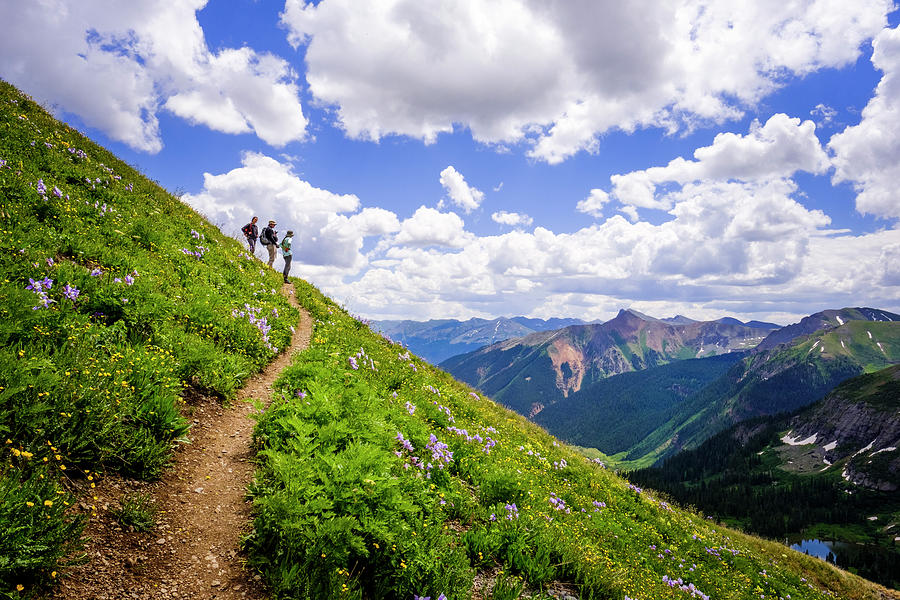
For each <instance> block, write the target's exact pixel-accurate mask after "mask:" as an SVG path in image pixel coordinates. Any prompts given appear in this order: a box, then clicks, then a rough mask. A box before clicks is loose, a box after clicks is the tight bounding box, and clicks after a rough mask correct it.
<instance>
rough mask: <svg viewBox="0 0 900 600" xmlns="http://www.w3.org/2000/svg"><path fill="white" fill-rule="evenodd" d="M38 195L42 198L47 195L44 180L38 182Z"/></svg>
mask: <svg viewBox="0 0 900 600" xmlns="http://www.w3.org/2000/svg"><path fill="white" fill-rule="evenodd" d="M37 193H38V194H40V195H41V196H43V195H45V194H46V193H47V186H46V185H44V180H43V179H38V180H37Z"/></svg>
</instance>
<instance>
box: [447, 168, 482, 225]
mask: <svg viewBox="0 0 900 600" xmlns="http://www.w3.org/2000/svg"><path fill="white" fill-rule="evenodd" d="M441 185H442V186H444V189H445V190H446V191H447V195H448V196H449V197H450V201H451V202H452V203H453V204H455V205H457V206H459V207H460V208H462V209H463V212H465V213H466V214H469V213H470V212H472V211H473V210H475V209H476V208H478V207H479V206H481V203H482V202H483V201H484V192H482V191H481V190H479V189H477V188H474V187H472V186H470V185H469V184H468V183H466V179H465V177H463V176H462V173H460V172H459V171H457V170H456V169H454V168H453V166H452V165H451V166H449V167H447V168H446V169H444V170H443V171H441ZM439 207H440V208H443V206H442V205H439Z"/></svg>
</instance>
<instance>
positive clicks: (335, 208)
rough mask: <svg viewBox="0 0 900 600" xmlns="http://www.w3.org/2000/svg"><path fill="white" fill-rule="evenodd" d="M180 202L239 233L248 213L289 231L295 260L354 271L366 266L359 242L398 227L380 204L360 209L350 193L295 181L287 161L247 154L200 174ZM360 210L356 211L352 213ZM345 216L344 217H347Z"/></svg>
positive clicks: (231, 231) (394, 216)
mask: <svg viewBox="0 0 900 600" xmlns="http://www.w3.org/2000/svg"><path fill="white" fill-rule="evenodd" d="M183 199H184V201H185V202H187V203H188V204H190V205H191V206H193V207H194V208H195V209H197V210H198V211H199V212H200V213H202V214H204V215H205V216H206V217H207V218H208V219H209V220H210V221H212V222H213V223H215V224H216V225H218V226H219V228H220V229H222V231H224V232H225V233H229V234H232V235H234V236H235V237H240V236H238V231H239V229H240V227H241V226H242V225H244V224H245V223H247V222H248V221H249V220H250V217H252V216H254V215H256V216H259V219H260V222H262V223H265V222H266V221H268V220H269V219H275V220H276V221H277V222H278V230H279V231H282V232H284V231H287V230H288V229H293V230H294V233H295V241H294V251H295V256H296V257H297V258H296V259H295V260H297V262H298V263H302V264H307V265H318V266H326V267H330V268H333V269H337V270H338V271H344V270H349V271H350V272H355V270H358V269H359V268H362V267H363V266H365V264H366V259H365V257H364V256H363V255H362V254H361V252H360V251H361V248H362V246H363V240H364V238H366V237H370V236H382V235H385V234H388V233H393V232H395V231H398V230H399V226H400V224H399V219H397V216H396V215H394V213H392V212H390V211H387V210H384V209H381V208H372V207H368V208H364V209H363V210H362V211H359V208H360V201H359V198H357V197H356V196H354V195H350V194H345V195H340V194H334V193H332V192H329V191H328V190H324V189H321V188H317V187H315V186H313V185H312V184H310V183H309V182H307V181H304V180H302V179H300V178H299V177H298V176H297V175H296V174H295V173H294V172H293V169H292V167H291V165H289V164H285V163H281V162H279V161H277V160H275V159H274V158H271V157H269V156H265V155H263V154H259V153H254V152H247V153H245V154H244V156H243V158H242V161H241V166H240V167H237V168H235V169H232V170H231V171H228V172H226V173H222V174H218V175H214V174H211V173H205V174H204V176H203V189H202V190H201V191H200V192H199V193H197V194H186V195H185V196H184V197H183ZM357 211H359V212H357ZM348 214H349V216H348Z"/></svg>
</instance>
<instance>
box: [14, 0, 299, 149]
mask: <svg viewBox="0 0 900 600" xmlns="http://www.w3.org/2000/svg"><path fill="white" fill-rule="evenodd" d="M205 4H206V0H166V1H163V0H134V1H129V2H121V3H109V2H103V1H101V0H84V1H79V2H66V1H63V0H44V1H41V2H26V3H3V4H2V5H0V75H2V76H3V77H4V79H7V80H8V81H10V82H11V83H13V84H15V85H18V86H19V87H21V88H22V89H24V90H25V91H26V92H28V93H29V94H31V95H32V96H34V97H35V98H36V99H37V100H39V101H41V102H44V103H47V104H49V105H51V106H53V107H55V108H56V109H58V110H62V111H66V112H70V113H74V114H77V115H79V116H80V117H81V118H82V119H83V120H84V122H85V123H86V124H87V125H89V126H91V127H96V128H98V129H100V130H102V131H103V132H105V133H106V134H107V135H109V136H110V137H111V138H113V139H116V140H119V141H122V142H124V143H126V144H128V145H130V146H131V147H133V148H135V149H137V150H141V151H145V152H150V153H155V152H158V151H159V150H160V149H161V148H162V140H161V138H160V131H159V122H158V115H159V112H160V111H161V110H168V111H170V112H172V113H173V114H175V115H177V116H179V117H182V118H185V119H187V120H189V121H191V122H193V123H198V124H202V125H205V126H207V127H209V128H211V129H214V130H216V131H221V132H224V133H232V134H233V133H248V132H253V133H255V134H256V135H257V136H258V137H259V138H260V139H262V140H263V141H265V142H267V143H269V144H271V145H273V146H282V145H284V144H286V143H287V142H290V141H294V140H300V139H303V137H304V135H305V131H306V125H307V120H306V118H305V117H304V115H303V110H302V107H301V104H300V100H299V88H298V86H297V83H296V79H297V76H296V74H295V73H294V72H293V70H292V69H291V68H290V66H289V65H288V63H287V62H286V61H284V60H283V59H281V58H278V57H276V56H273V55H271V54H266V53H257V52H255V51H254V50H252V49H250V48H247V47H244V48H240V49H229V48H226V49H222V50H220V51H218V52H212V51H210V50H209V48H208V47H207V45H206V42H205V39H204V35H203V30H202V28H201V27H200V23H199V22H198V21H197V16H196V13H197V11H198V10H200V9H202V8H203V7H204V6H205Z"/></svg>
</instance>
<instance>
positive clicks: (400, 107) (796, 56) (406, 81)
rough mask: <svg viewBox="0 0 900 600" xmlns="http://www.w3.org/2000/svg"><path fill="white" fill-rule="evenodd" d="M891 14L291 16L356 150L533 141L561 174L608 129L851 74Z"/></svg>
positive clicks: (458, 6)
mask: <svg viewBox="0 0 900 600" xmlns="http://www.w3.org/2000/svg"><path fill="white" fill-rule="evenodd" d="M891 10H893V5H892V3H891V1H890V0H860V1H858V2H849V3H848V2H842V1H840V0H808V1H805V2H798V3H792V4H785V3H784V2H779V1H778V0H761V1H759V2H745V3H735V2H730V1H728V0H718V1H716V0H713V1H698V0H679V1H677V2H667V3H664V4H660V3H658V2H652V1H651V0H639V1H635V2H614V1H611V0H610V1H605V2H594V3H585V2H565V1H559V0H558V1H551V2H545V1H541V2H538V1H536V0H498V1H496V2H482V1H480V0H452V1H451V0H436V1H435V2H430V3H427V4H423V3H421V2H415V1H413V0H384V1H382V2H376V3H365V4H364V5H360V4H359V3H358V2H353V1H352V0H325V1H323V2H320V3H317V4H313V3H307V2H304V1H303V0H287V2H286V4H285V10H284V13H283V14H282V21H283V23H284V25H285V26H286V28H287V29H288V31H289V41H290V42H291V43H292V44H294V45H297V46H299V45H301V44H304V45H306V63H307V67H308V71H307V81H308V82H309V85H310V91H311V92H312V93H313V94H314V95H315V97H316V98H317V99H318V100H319V101H321V102H323V103H324V104H326V105H333V106H335V107H336V109H337V112H336V114H337V120H338V123H339V124H340V126H341V127H343V128H344V129H345V131H346V132H347V134H348V135H350V136H351V137H356V138H364V139H373V140H377V139H380V138H382V137H384V136H386V135H390V134H400V135H407V136H412V137H416V138H420V139H422V140H424V141H425V142H427V143H431V142H433V141H434V140H435V139H436V137H437V136H438V135H439V134H440V133H443V132H451V131H453V130H454V126H455V124H460V125H462V126H464V127H467V128H469V129H470V130H471V132H472V135H473V136H474V137H475V139H477V140H479V141H482V142H486V143H491V144H505V143H515V142H522V141H524V140H528V142H529V143H531V144H533V146H532V148H531V150H530V155H531V156H533V157H535V158H537V159H539V160H544V161H548V162H551V163H556V162H560V161H562V160H565V159H566V158H567V157H569V156H571V155H572V154H574V153H576V152H578V151H580V150H588V151H591V150H595V149H596V148H597V147H598V144H599V136H600V135H601V134H602V133H603V132H605V131H608V130H610V129H613V128H619V129H622V130H625V131H632V130H634V129H636V128H642V127H662V128H664V129H666V130H668V131H672V132H674V131H678V130H683V129H690V128H692V127H694V126H696V125H697V124H698V123H706V122H722V121H724V120H727V119H733V118H736V117H739V116H740V115H742V114H743V113H744V111H745V110H746V109H747V108H748V107H752V106H753V105H755V104H756V103H757V102H759V101H760V100H761V99H762V98H764V97H765V96H766V95H767V94H769V93H771V92H772V91H774V90H776V89H777V88H779V87H780V86H781V85H782V84H783V82H784V81H786V80H788V79H789V78H790V77H791V76H803V75H806V74H808V73H811V72H814V71H817V70H820V69H825V68H835V67H842V66H845V65H848V64H852V63H853V62H854V61H855V60H856V59H857V58H858V56H859V54H860V47H861V45H862V44H863V43H864V42H865V41H866V40H868V39H871V38H872V37H874V36H875V35H876V34H877V33H878V32H879V31H880V30H881V29H882V28H883V27H884V26H885V25H886V23H887V19H886V15H887V13H888V12H889V11H891Z"/></svg>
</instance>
